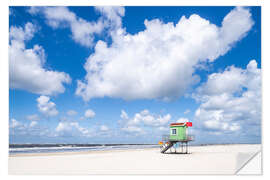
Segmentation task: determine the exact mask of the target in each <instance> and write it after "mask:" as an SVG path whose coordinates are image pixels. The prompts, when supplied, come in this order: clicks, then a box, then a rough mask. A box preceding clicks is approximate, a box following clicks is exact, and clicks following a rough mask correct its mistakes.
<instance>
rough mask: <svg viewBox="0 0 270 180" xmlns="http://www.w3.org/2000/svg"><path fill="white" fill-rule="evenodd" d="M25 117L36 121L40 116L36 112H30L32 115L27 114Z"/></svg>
mask: <svg viewBox="0 0 270 180" xmlns="http://www.w3.org/2000/svg"><path fill="white" fill-rule="evenodd" d="M26 119H28V120H30V121H38V120H39V119H40V118H39V116H38V115H37V114H32V115H28V116H27V117H26Z"/></svg>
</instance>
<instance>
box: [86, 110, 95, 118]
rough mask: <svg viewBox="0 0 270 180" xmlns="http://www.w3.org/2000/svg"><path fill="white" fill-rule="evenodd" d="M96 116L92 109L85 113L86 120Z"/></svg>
mask: <svg viewBox="0 0 270 180" xmlns="http://www.w3.org/2000/svg"><path fill="white" fill-rule="evenodd" d="M95 115H96V113H95V112H94V111H93V110H92V109H87V110H86V111H85V113H84V117H86V118H93V117H95Z"/></svg>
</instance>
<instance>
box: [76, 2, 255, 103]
mask: <svg viewBox="0 0 270 180" xmlns="http://www.w3.org/2000/svg"><path fill="white" fill-rule="evenodd" d="M144 24H145V30H144V31H140V32H138V33H136V34H134V35H132V34H129V33H127V32H126V31H125V29H122V28H118V29H116V30H115V33H112V44H111V45H108V44H107V43H106V42H104V41H101V40H100V41H98V42H97V44H96V46H95V52H94V53H93V54H91V55H90V56H89V58H88V59H87V62H86V63H85V65H84V68H85V70H86V72H87V74H86V76H85V79H84V80H79V81H78V83H77V90H76V95H78V96H81V97H82V98H83V99H84V100H85V101H88V100H90V99H91V98H102V97H105V96H107V97H112V98H123V99H128V100H132V99H163V100H170V99H173V98H175V97H179V96H181V95H183V94H184V93H185V92H186V90H188V89H189V88H190V87H191V86H192V85H194V84H195V83H197V82H198V81H199V80H200V78H199V77H198V76H197V75H196V74H194V73H195V70H196V68H198V66H199V65H202V64H203V63H206V62H211V61H214V60H215V59H216V58H218V57H219V56H221V55H224V54H225V53H226V52H228V51H229V50H230V49H231V48H232V46H233V45H234V44H235V43H236V42H238V41H239V40H241V38H243V37H244V36H245V35H246V33H247V32H248V31H249V30H250V29H251V27H252V25H253V21H252V19H251V14H250V12H249V9H245V8H242V7H237V8H235V9H233V10H232V11H231V12H230V13H228V14H227V15H226V16H225V18H224V19H223V22H222V26H221V27H218V26H217V25H215V24H212V23H211V22H209V21H208V20H206V19H203V18H201V17H200V16H199V15H196V14H193V15H191V16H190V17H189V18H186V17H185V16H183V17H182V18H181V19H180V20H179V21H178V23H176V24H175V25H174V24H173V23H171V22H169V23H163V22H162V21H160V20H159V19H154V20H151V21H148V20H145V22H144Z"/></svg>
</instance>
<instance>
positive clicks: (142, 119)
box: [119, 109, 171, 134]
mask: <svg viewBox="0 0 270 180" xmlns="http://www.w3.org/2000/svg"><path fill="white" fill-rule="evenodd" d="M120 117H121V120H120V121H119V124H120V126H121V127H120V128H121V130H123V131H125V132H129V133H138V134H145V133H147V132H148V130H158V131H159V130H161V131H163V130H164V128H165V127H167V126H168V124H169V121H170V120H171V115H170V114H166V115H164V116H161V115H155V114H152V113H150V112H149V111H148V110H147V109H145V110H143V111H141V112H139V113H135V115H134V116H133V117H132V118H129V117H128V115H127V113H126V112H125V111H124V110H122V111H121V115H120Z"/></svg>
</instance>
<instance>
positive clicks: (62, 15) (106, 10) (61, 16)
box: [28, 7, 125, 47]
mask: <svg viewBox="0 0 270 180" xmlns="http://www.w3.org/2000/svg"><path fill="white" fill-rule="evenodd" d="M95 9H96V11H98V12H99V13H100V14H101V15H102V17H100V18H99V19H98V20H97V21H96V22H94V21H91V22H90V21H87V20H84V19H83V18H80V17H78V16H77V15H76V14H75V13H74V12H72V11H70V10H69V9H68V8H67V7H30V9H29V11H28V12H29V13H30V14H32V15H35V14H38V13H40V14H42V15H44V16H45V18H46V21H47V24H48V25H49V26H51V27H52V28H54V29H56V28H69V29H70V30H71V33H72V39H73V40H74V41H75V42H77V43H79V44H80V45H82V46H86V47H91V46H92V45H93V41H94V36H95V35H98V34H101V33H102V32H103V30H104V29H105V28H107V27H108V26H110V27H118V26H121V17H120V16H123V15H124V12H125V11H124V9H123V8H121V7H96V8H95Z"/></svg>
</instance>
